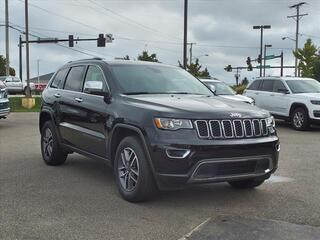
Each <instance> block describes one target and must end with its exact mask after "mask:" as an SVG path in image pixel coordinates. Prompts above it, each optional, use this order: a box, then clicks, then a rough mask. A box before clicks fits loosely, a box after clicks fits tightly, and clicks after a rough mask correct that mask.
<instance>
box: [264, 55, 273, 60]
mask: <svg viewBox="0 0 320 240" xmlns="http://www.w3.org/2000/svg"><path fill="white" fill-rule="evenodd" d="M265 58H266V60H270V59H274V58H276V56H275V55H268V56H266V57H265Z"/></svg>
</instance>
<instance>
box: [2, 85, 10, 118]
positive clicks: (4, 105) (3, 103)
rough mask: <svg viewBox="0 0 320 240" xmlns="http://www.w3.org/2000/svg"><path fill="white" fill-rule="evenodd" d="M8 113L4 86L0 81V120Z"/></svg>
mask: <svg viewBox="0 0 320 240" xmlns="http://www.w3.org/2000/svg"><path fill="white" fill-rule="evenodd" d="M9 113H10V104H9V99H8V93H7V89H6V86H5V85H4V84H3V83H2V82H1V81H0V119H1V118H6V117H7V116H8V115H9Z"/></svg>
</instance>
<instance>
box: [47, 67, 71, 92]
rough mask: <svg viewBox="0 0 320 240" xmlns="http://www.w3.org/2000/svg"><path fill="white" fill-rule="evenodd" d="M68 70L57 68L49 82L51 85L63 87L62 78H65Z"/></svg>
mask: <svg viewBox="0 0 320 240" xmlns="http://www.w3.org/2000/svg"><path fill="white" fill-rule="evenodd" d="M68 70H69V69H68V68H64V69H61V70H59V71H58V72H57V74H56V76H55V77H54V79H53V81H52V83H51V87H53V88H60V89H61V88H62V87H63V84H64V80H65V79H66V75H67V73H68Z"/></svg>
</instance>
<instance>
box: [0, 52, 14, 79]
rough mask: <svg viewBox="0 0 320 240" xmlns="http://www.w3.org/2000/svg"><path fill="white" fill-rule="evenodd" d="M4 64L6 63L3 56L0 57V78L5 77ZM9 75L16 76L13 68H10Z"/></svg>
mask: <svg viewBox="0 0 320 240" xmlns="http://www.w3.org/2000/svg"><path fill="white" fill-rule="evenodd" d="M6 63H7V60H6V58H5V57H4V56H2V55H0V76H5V75H6ZM9 74H10V75H11V76H15V75H16V71H15V70H14V68H12V67H10V70H9Z"/></svg>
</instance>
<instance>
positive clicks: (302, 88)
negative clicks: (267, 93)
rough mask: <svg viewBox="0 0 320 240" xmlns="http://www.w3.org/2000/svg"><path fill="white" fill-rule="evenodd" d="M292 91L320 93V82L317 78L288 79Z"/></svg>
mask: <svg viewBox="0 0 320 240" xmlns="http://www.w3.org/2000/svg"><path fill="white" fill-rule="evenodd" d="M286 83H287V84H288V86H289V88H290V89H291V92H292V93H320V83H319V82H318V81H316V80H287V81H286Z"/></svg>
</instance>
